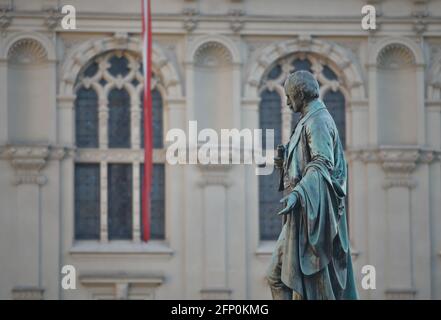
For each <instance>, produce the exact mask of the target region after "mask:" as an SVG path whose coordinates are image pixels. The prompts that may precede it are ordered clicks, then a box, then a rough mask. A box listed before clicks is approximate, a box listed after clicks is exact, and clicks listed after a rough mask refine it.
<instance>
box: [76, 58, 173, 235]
mask: <svg viewBox="0 0 441 320" xmlns="http://www.w3.org/2000/svg"><path fill="white" fill-rule="evenodd" d="M153 78H154V79H153V81H152V84H153V86H152V100H153V110H152V113H153V139H154V150H153V153H154V154H153V158H154V168H153V170H154V172H153V186H152V196H151V198H152V199H151V201H152V203H151V208H152V209H151V211H152V212H151V232H152V238H153V239H164V237H165V221H164V217H165V212H164V211H165V184H164V179H165V167H164V163H163V161H162V160H161V158H162V157H160V156H157V155H158V154H159V153H162V150H161V149H162V148H163V97H162V96H161V92H162V91H161V90H160V88H161V79H160V78H159V77H157V76H156V75H153ZM75 89H76V101H75V130H76V131H75V137H76V146H77V148H78V149H77V154H76V158H75V162H76V163H75V233H74V234H75V239H76V240H86V239H89V240H101V241H107V240H133V241H140V240H141V236H142V227H141V226H142V221H141V192H142V175H143V159H144V151H143V147H144V139H143V135H144V125H143V119H144V117H143V110H144V108H143V99H142V90H143V75H142V66H141V62H140V59H139V57H138V56H136V55H134V54H132V53H130V52H129V51H124V50H120V51H110V52H106V53H104V54H102V55H99V56H97V57H95V58H94V59H93V60H92V61H90V62H89V63H88V64H87V65H86V66H85V68H84V69H83V70H82V71H81V72H80V74H79V76H78V78H77V81H76V85H75ZM155 154H156V156H155ZM158 159H159V160H158Z"/></svg>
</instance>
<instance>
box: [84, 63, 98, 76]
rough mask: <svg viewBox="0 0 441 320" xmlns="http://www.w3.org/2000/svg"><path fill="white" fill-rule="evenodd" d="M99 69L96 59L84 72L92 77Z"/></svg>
mask: <svg viewBox="0 0 441 320" xmlns="http://www.w3.org/2000/svg"><path fill="white" fill-rule="evenodd" d="M97 71H98V63H96V62H95V61H94V62H92V63H91V64H90V65H89V66H88V67H87V68H86V70H84V73H83V74H84V75H85V76H86V77H89V78H92V77H93V76H94V75H95V74H96V72H97Z"/></svg>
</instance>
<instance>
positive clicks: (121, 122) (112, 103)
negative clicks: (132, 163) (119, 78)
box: [108, 89, 130, 148]
mask: <svg viewBox="0 0 441 320" xmlns="http://www.w3.org/2000/svg"><path fill="white" fill-rule="evenodd" d="M108 135H109V148H130V96H129V94H128V93H127V91H126V90H125V89H113V90H111V91H110V93H109V127H108Z"/></svg>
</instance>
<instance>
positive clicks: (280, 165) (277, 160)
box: [274, 157, 283, 169]
mask: <svg viewBox="0 0 441 320" xmlns="http://www.w3.org/2000/svg"><path fill="white" fill-rule="evenodd" d="M274 165H275V167H276V168H277V169H281V168H283V159H282V158H279V157H275V158H274Z"/></svg>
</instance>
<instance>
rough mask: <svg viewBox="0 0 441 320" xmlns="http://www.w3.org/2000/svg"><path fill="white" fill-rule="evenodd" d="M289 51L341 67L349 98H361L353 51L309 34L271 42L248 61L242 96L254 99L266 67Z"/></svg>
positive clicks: (360, 77) (362, 97)
mask: <svg viewBox="0 0 441 320" xmlns="http://www.w3.org/2000/svg"><path fill="white" fill-rule="evenodd" d="M291 53H297V54H300V53H303V54H308V53H309V54H311V53H312V54H316V55H318V56H320V57H322V58H323V59H327V60H329V61H330V62H331V63H332V64H335V65H336V66H337V67H339V68H340V69H341V73H342V74H341V80H342V81H343V82H344V83H345V87H347V88H348V90H349V96H350V97H351V99H356V100H362V99H364V98H365V88H364V82H363V80H362V79H363V78H362V75H361V71H360V70H361V69H360V67H359V66H358V62H356V61H355V60H354V57H353V54H352V53H351V52H350V51H349V50H348V49H346V48H344V47H343V46H340V45H339V44H337V43H333V42H328V41H324V40H319V39H315V38H312V37H310V36H309V35H302V36H300V37H299V38H298V39H295V40H287V41H282V42H274V43H272V44H270V45H269V46H266V47H265V48H263V49H260V50H259V53H258V54H257V55H256V57H255V58H254V61H253V62H252V63H251V67H250V69H249V74H248V77H247V80H246V83H245V93H244V96H245V97H246V98H249V99H252V98H255V99H258V97H259V88H260V83H261V80H262V79H263V78H264V75H265V73H266V72H267V71H268V67H269V66H271V65H272V64H273V63H275V62H276V61H277V60H280V59H282V58H284V57H285V56H286V55H288V54H291Z"/></svg>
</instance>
